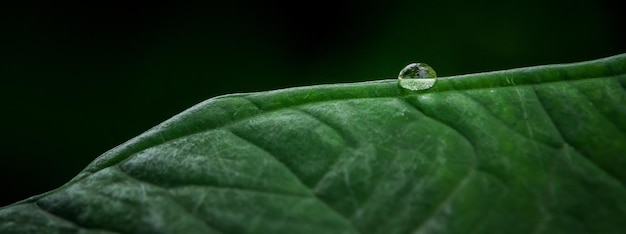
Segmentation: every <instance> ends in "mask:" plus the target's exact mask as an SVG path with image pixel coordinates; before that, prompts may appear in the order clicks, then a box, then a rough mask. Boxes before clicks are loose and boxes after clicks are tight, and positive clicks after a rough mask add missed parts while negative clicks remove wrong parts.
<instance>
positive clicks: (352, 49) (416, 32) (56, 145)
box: [0, 0, 626, 206]
mask: <svg viewBox="0 0 626 234" xmlns="http://www.w3.org/2000/svg"><path fill="white" fill-rule="evenodd" d="M504 2H505V1H496V0H491V1H474V2H468V1H379V2H369V3H366V2H356V1H354V2H353V1H341V0H338V1H332V2H330V1H329V2H324V1H311V2H300V1H292V3H281V4H272V3H269V2H258V1H249V2H245V1H229V2H228V3H205V4H203V5H199V4H195V5H186V4H182V3H179V4H173V5H172V4H154V3H153V4H148V5H146V4H134V5H133V4H128V3H113V2H102V3H81V4H77V3H59V2H55V3H45V2H37V3H28V4H26V3H22V5H21V6H15V5H14V6H2V7H0V30H1V31H0V78H1V79H0V100H2V106H1V109H0V110H1V112H0V133H1V136H2V137H1V138H0V191H1V192H0V196H1V199H0V206H2V205H6V204H9V203H12V202H15V201H18V200H21V199H24V198H26V197H29V196H32V195H36V194H38V193H42V192H45V191H47V190H50V189H53V188H56V187H58V186H60V185H62V184H63V183H64V182H66V181H68V180H69V179H71V178H72V177H73V176H74V175H76V174H77V173H78V172H79V171H80V170H81V169H82V168H83V167H85V166H86V165H87V164H88V163H89V162H91V161H92V160H93V159H94V158H95V157H97V156H98V155H100V154H101V153H103V152H105V151H106V150H108V149H110V148H113V147H114V146H116V145H118V144H121V143H122V142H124V141H126V140H128V139H130V138H132V137H134V136H136V135H138V134H140V133H141V132H143V131H145V130H147V129H149V128H150V127H152V126H154V125H156V124H158V123H160V122H162V121H163V120H166V119H167V118H169V117H171V116H172V115H174V114H177V113H179V112H181V111H183V110H185V109H186V108H188V107H190V106H192V105H194V104H196V103H198V102H201V101H203V100H205V99H208V98H211V97H215V96H217V95H221V94H228V93H236V92H251V91H263V90H271V89H277V88H285V87H293V86H302V85H313V84H323V83H340V82H356V81H365V80H375V79H380V78H392V77H395V76H396V75H397V73H398V71H399V70H400V69H401V68H402V67H404V66H405V65H406V64H408V63H410V62H414V61H421V62H426V63H428V64H430V65H431V66H433V67H434V68H435V69H436V71H437V73H438V74H439V76H448V75H456V74H465V73H474V72H481V71H491V70H500V69H508V68H515V67H523V66H533V65H542V64H551V63H566V62H576V61H584V60H590V59H596V58H601V57H606V56H610V55H615V54H619V53H624V52H626V47H625V44H626V43H624V42H626V40H625V39H626V38H625V37H624V30H625V29H626V27H624V26H625V25H624V23H622V22H623V21H622V17H621V14H623V12H622V10H621V9H622V8H620V7H619V6H618V4H617V1H597V0H573V1H552V0H529V1H519V2H517V3H514V4H511V3H504Z"/></svg>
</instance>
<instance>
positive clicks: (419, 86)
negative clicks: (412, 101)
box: [398, 63, 437, 90]
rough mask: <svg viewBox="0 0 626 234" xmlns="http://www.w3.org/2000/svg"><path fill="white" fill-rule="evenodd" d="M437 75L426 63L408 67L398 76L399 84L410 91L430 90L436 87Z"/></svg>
mask: <svg viewBox="0 0 626 234" xmlns="http://www.w3.org/2000/svg"><path fill="white" fill-rule="evenodd" d="M436 78H437V73H435V69H433V68H432V67H430V66H428V64H425V63H411V64H409V65H406V67H404V68H403V69H402V71H400V75H398V83H399V84H400V86H401V87H402V88H405V89H410V90H424V89H429V88H430V87H433V85H435V81H437V80H436Z"/></svg>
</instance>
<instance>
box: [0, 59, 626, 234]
mask: <svg viewBox="0 0 626 234" xmlns="http://www.w3.org/2000/svg"><path fill="white" fill-rule="evenodd" d="M625 83H626V54H622V55H617V56H613V57H609V58H605V59H599V60H594V61H589V62H583V63H574V64H565V65H548V66H538V67H529V68H521V69H513V70H506V71H498V72H489V73H479V74H472V75H463V76H454V77H444V78H439V79H438V81H437V83H436V84H435V86H434V87H433V88H430V89H428V90H422V91H410V90H403V89H402V88H400V87H399V86H398V85H397V83H396V81H395V80H381V81H373V82H363V83H355V84H338V85H320V86H311V87H300V88H291V89H283V90H276V91H268V92H260V93H250V94H234V95H226V96H221V97H217V98H212V99H209V100H207V101H205V102H203V103H200V104H198V105H196V106H194V107H192V108H190V109H189V110H187V111H185V112H183V113H181V114H179V115H177V116H174V117H173V118H171V119H170V120H167V121H165V122H164V123H162V124H160V125H158V126H156V127H154V128H153V129H151V130H149V131H147V132H145V133H143V134H141V135H140V136H138V137H136V138H134V139H132V140H130V141H128V142H126V143H125V144H123V145H121V146H118V147H116V148H114V149H112V150H110V151H108V152H107V153H105V154H103V155H101V156H100V157H98V158H97V159H96V160H95V161H94V162H93V163H91V164H90V165H89V166H87V168H86V169H85V170H84V171H82V172H81V173H80V174H79V175H78V176H77V177H75V178H74V179H73V180H71V181H70V182H68V183H67V184H65V185H64V186H62V187H60V188H58V189H56V190H54V191H51V192H48V193H45V194H42V195H39V196H35V197H31V198H29V199H26V200H24V201H21V202H18V203H16V204H13V205H10V206H7V207H4V208H2V209H0V233H26V232H35V233H65V232H77V231H78V232H82V233H109V232H113V233H503V232H506V233H620V232H621V231H623V230H626V222H624V221H625V220H626V188H625V185H626V153H625V152H626V134H625V130H626V92H625V91H624V84H625Z"/></svg>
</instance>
